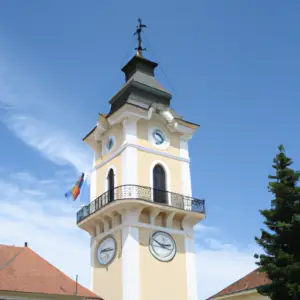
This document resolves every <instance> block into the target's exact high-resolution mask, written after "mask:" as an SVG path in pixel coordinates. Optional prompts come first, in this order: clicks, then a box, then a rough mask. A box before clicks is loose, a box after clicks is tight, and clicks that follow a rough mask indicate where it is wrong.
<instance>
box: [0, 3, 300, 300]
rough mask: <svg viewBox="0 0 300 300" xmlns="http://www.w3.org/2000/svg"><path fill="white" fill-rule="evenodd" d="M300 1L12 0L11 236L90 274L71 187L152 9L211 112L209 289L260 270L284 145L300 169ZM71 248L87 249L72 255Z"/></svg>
mask: <svg viewBox="0 0 300 300" xmlns="http://www.w3.org/2000/svg"><path fill="white" fill-rule="evenodd" d="M299 11H300V2H299V1H297V0H290V1H285V2H283V1H277V0H275V1H274V0H273V1H269V0H265V1H259V0H244V1H241V0H230V1H229V0H228V1H225V0H223V1H221V0H219V1H216V0H213V1H188V2H185V3H183V2H180V3H177V4H175V3H174V1H170V0H167V1H164V2H161V1H157V0H153V1H148V2H143V1H131V2H128V1H106V2H104V1H94V0H90V1H77V0H72V1H70V0H64V1H37V0H36V1H34V0H27V1H21V0H19V1H17V0H10V1H1V2H0V121H1V122H0V136H1V140H2V143H1V156H0V187H1V189H2V191H3V193H2V196H0V205H1V210H0V223H1V225H3V226H5V228H6V231H4V230H3V231H1V229H0V243H10V244H18V243H19V244H20V243H23V242H24V239H26V240H27V241H28V242H29V244H30V245H31V246H32V248H33V249H34V250H37V251H38V252H39V253H40V254H41V255H43V256H44V257H45V258H46V259H49V260H50V261H51V262H53V263H54V264H56V265H57V266H58V267H60V268H62V269H63V270H64V271H66V272H67V273H68V274H69V275H70V276H73V277H75V275H76V273H80V276H79V280H81V282H82V283H84V284H88V270H89V268H88V247H89V242H88V237H87V235H86V234H85V233H83V232H80V231H79V229H77V228H76V226H75V212H76V210H77V208H78V207H79V205H80V203H77V204H76V203H75V204H73V203H72V204H69V203H68V201H67V200H65V199H64V198H63V194H64V192H65V190H66V187H69V185H70V184H71V183H72V182H73V181H74V179H76V176H77V172H80V171H81V170H83V169H86V168H89V166H90V162H91V152H90V151H89V149H88V148H87V147H86V146H85V145H84V144H83V143H82V142H81V139H82V137H83V136H85V134H86V133H87V132H88V131H89V130H90V129H91V128H92V127H93V126H94V124H95V122H96V118H97V114H98V113H99V112H101V113H105V112H107V111H108V110H109V105H108V100H109V99H110V97H111V96H112V95H113V94H114V93H115V92H116V90H117V89H118V88H119V87H120V86H121V85H122V84H123V82H124V78H123V74H122V72H121V71H120V68H121V67H122V66H123V65H124V64H125V63H126V61H127V60H128V59H129V58H130V57H131V56H132V55H133V54H134V51H133V49H134V47H135V40H134V36H133V32H134V30H135V26H136V19H137V18H138V17H141V18H142V19H143V21H144V23H146V24H147V25H148V28H147V30H146V35H145V46H146V47H147V49H148V51H147V53H146V56H147V57H148V58H150V59H153V60H155V61H157V62H159V63H160V66H159V68H158V70H157V77H158V79H159V80H160V81H161V82H162V83H163V84H164V85H165V87H166V88H168V89H169V90H170V91H171V92H172V94H173V99H172V106H173V108H174V109H175V110H176V111H177V112H178V113H180V114H182V115H183V116H184V117H185V119H187V120H190V121H192V122H195V123H199V124H200V125H201V127H200V129H199V131H198V133H197V134H196V135H195V136H194V137H193V139H192V141H191V143H190V153H191V160H192V165H191V172H192V183H193V195H194V196H195V197H204V198H205V199H206V207H207V220H205V222H203V227H200V228H198V229H199V231H200V232H199V235H198V237H197V251H198V273H199V299H204V298H205V297H206V296H209V295H210V294H212V293H214V292H217V291H218V290H219V289H220V288H223V287H225V285H227V284H229V283H231V282H232V281H233V280H235V279H238V278H239V277H240V276H242V275H244V274H246V273H247V272H248V271H251V270H252V268H254V267H255V265H254V264H253V258H252V257H253V253H254V252H255V251H256V250H257V249H256V246H255V243H254V236H255V235H256V234H259V228H260V227H261V224H262V218H261V217H260V215H259V213H258V209H259V208H264V207H268V206H269V203H270V200H271V195H270V194H269V193H268V192H267V183H268V178H267V176H268V174H269V173H270V172H272V168H271V165H272V159H273V157H274V155H275V154H276V152H277V146H278V144H280V143H283V144H284V146H285V147H286V150H287V154H288V155H290V156H291V157H292V158H293V159H294V161H295V165H294V166H295V168H298V169H299V168H300V155H299V151H298V149H299V146H300V141H299V139H298V138H297V137H298V134H299V129H300V125H299V122H298V119H299V109H300V102H299V98H300V92H299V82H300V72H299V70H300V60H299V53H300V49H299V48H300V42H299V33H300V26H299ZM164 74H166V76H165V75H164ZM166 77H167V78H166ZM29 208H30V210H29ZM17 212H18V213H17ZM26 216H27V217H26ZM54 218H55V220H56V221H55V223H56V225H55V224H52V225H50V223H51V220H53V219H54ZM48 221H49V222H48ZM0 228H1V226H0ZM3 228H4V227H3ZM7 228H9V229H10V230H9V231H8V230H7ZM20 228H23V231H24V232H23V233H22V234H21V233H20ZM8 232H9V233H8ZM46 236H47V239H48V242H47V243H48V244H47V246H46V245H45V242H44V240H43V239H44V238H46ZM58 243H59V244H61V245H62V247H61V249H60V250H58V249H57V247H56V245H57V244H58ZM79 243H80V245H79ZM70 251H72V253H73V254H74V257H86V260H84V261H83V262H79V263H78V265H75V266H74V264H73V263H72V261H65V260H63V259H61V257H62V256H63V255H67V253H69V252H70ZM76 255H77V256H76ZM229 268H230V271H229V270H228V269H229ZM220 269H223V270H224V271H222V272H221V270H220ZM229 273H230V274H229Z"/></svg>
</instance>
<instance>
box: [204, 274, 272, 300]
mask: <svg viewBox="0 0 300 300" xmlns="http://www.w3.org/2000/svg"><path fill="white" fill-rule="evenodd" d="M269 282H270V280H269V279H268V277H267V275H266V273H261V272H259V271H258V269H255V270H254V271H252V272H251V273H249V274H248V275H246V276H245V277H243V278H241V279H239V280H238V281H236V282H234V283H233V284H231V285H229V286H228V287H226V288H225V289H223V290H222V291H220V292H219V293H217V294H215V295H214V296H212V297H210V298H208V299H207V300H209V299H215V298H217V297H221V296H225V295H229V294H234V293H238V292H244V291H248V290H252V289H255V288H257V287H259V286H262V285H265V284H268V283H269Z"/></svg>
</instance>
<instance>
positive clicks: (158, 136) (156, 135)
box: [153, 129, 166, 145]
mask: <svg viewBox="0 0 300 300" xmlns="http://www.w3.org/2000/svg"><path fill="white" fill-rule="evenodd" d="M153 139H154V141H155V144H156V145H162V144H163V143H164V142H165V140H166V139H165V135H164V134H163V132H162V131H161V130H159V129H156V130H154V131H153Z"/></svg>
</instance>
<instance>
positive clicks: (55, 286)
mask: <svg viewBox="0 0 300 300" xmlns="http://www.w3.org/2000/svg"><path fill="white" fill-rule="evenodd" d="M1 290H2V291H15V292H24V293H40V294H51V295H73V296H74V294H75V291H76V282H75V281H74V280H72V279H71V278H70V277H68V276H67V275H66V274H64V273H63V272H61V271H60V270H58V269H57V268H55V267H54V266H53V265H51V264H50V263H48V262H47V261H46V260H44V259H43V258H42V257H41V256H39V255H38V254H37V253H35V252H34V251H33V250H31V249H30V248H28V247H26V246H25V247H15V246H7V245H0V291H1ZM77 296H80V297H88V298H97V299H101V298H100V297H98V296H97V295H96V294H94V293H93V292H91V291H89V290H88V289H87V288H85V287H83V286H82V285H80V284H77Z"/></svg>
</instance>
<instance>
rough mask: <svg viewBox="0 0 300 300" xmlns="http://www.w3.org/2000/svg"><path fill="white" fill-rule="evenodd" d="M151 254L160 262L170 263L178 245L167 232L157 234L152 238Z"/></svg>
mask: <svg viewBox="0 0 300 300" xmlns="http://www.w3.org/2000/svg"><path fill="white" fill-rule="evenodd" d="M149 248H150V252H151V253H152V255H153V256H154V257H155V258H157V259H158V260H160V261H170V260H172V259H173V258H174V256H175V254H176V243H175V241H174V239H173V238H172V237H171V236H170V235H169V234H168V233H166V232H161V231H158V232H155V233H154V234H153V235H152V237H151V238H150V245H149Z"/></svg>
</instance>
